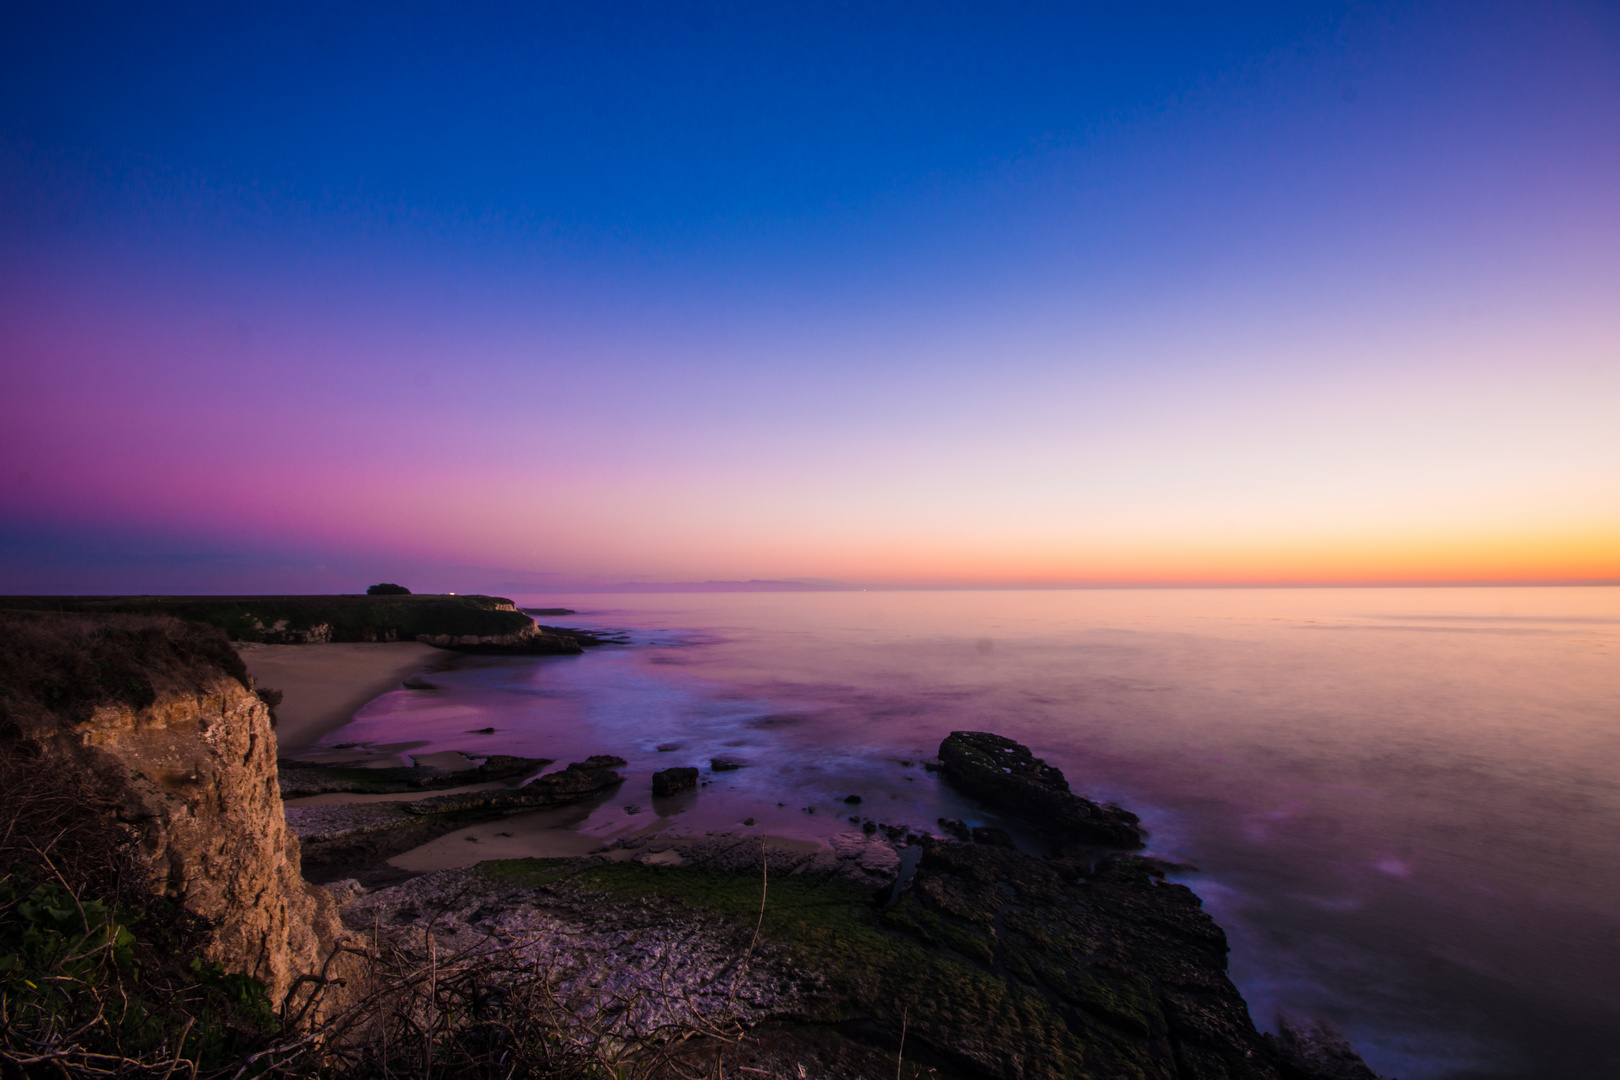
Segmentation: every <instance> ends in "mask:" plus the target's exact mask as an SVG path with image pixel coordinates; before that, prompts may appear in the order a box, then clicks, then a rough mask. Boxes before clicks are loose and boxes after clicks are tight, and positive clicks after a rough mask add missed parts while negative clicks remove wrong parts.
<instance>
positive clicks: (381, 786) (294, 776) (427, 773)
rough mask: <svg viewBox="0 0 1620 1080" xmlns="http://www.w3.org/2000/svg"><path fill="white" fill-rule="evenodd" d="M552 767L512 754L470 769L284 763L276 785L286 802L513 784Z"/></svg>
mask: <svg viewBox="0 0 1620 1080" xmlns="http://www.w3.org/2000/svg"><path fill="white" fill-rule="evenodd" d="M550 764H551V759H550V758H526V757H514V756H512V755H510V754H491V755H490V756H489V757H487V758H485V759H484V760H483V761H482V762H481V763H480V764H478V765H476V766H474V767H472V768H470V769H438V768H433V767H432V766H428V765H413V766H410V767H408V768H404V767H401V768H391V769H368V768H364V767H362V766H360V765H356V764H351V765H348V766H345V765H343V764H341V763H339V764H335V765H326V764H317V763H314V762H303V761H282V762H281V763H280V775H279V777H278V779H277V783H278V785H279V786H280V788H281V797H282V798H283V799H301V798H304V797H306V796H309V795H331V794H344V795H351V794H352V795H390V794H400V793H403V792H407V791H424V790H430V789H432V788H450V787H461V786H463V785H466V784H486V783H490V782H492V781H500V780H511V779H512V778H513V777H520V776H523V775H525V774H527V773H535V772H539V771H540V770H541V769H542V768H544V767H545V766H547V765H550Z"/></svg>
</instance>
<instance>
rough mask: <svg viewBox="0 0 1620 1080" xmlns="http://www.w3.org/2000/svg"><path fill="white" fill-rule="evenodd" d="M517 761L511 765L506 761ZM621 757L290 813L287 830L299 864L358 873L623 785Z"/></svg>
mask: <svg viewBox="0 0 1620 1080" xmlns="http://www.w3.org/2000/svg"><path fill="white" fill-rule="evenodd" d="M513 760H517V759H513ZM624 764H625V761H624V759H623V758H621V757H613V756H611V755H607V754H597V755H595V756H592V757H589V758H586V759H585V760H584V761H576V762H574V763H572V764H570V765H569V766H568V767H567V768H566V769H559V770H557V771H556V772H554V773H547V774H546V775H545V776H541V777H537V778H535V779H534V780H531V781H529V782H528V783H527V784H524V785H523V786H522V787H516V788H485V789H483V790H480V791H458V792H453V793H451V794H447V795H434V796H430V797H428V798H425V799H414V800H412V801H410V802H373V803H358V804H352V805H346V806H295V807H292V808H290V809H288V810H287V825H288V827H289V828H291V829H292V831H293V833H294V834H295V835H296V836H297V837H298V839H299V840H300V841H301V842H302V844H303V856H304V861H305V863H307V864H310V865H317V866H321V867H325V868H327V870H326V871H325V872H323V873H322V874H319V875H317V876H322V877H324V876H325V874H326V873H330V872H332V871H331V868H333V867H337V868H340V869H341V868H348V867H363V866H365V865H366V864H373V863H379V862H381V861H382V860H384V859H387V858H389V857H390V856H392V855H397V854H399V853H400V852H402V851H407V850H409V849H410V848H413V847H416V846H417V845H419V844H425V843H427V842H428V841H429V840H432V839H433V838H435V837H437V836H442V835H444V834H445V833H447V832H451V831H453V830H455V829H459V828H462V827H463V826H466V825H469V824H471V823H473V822H475V821H484V820H488V819H490V818H498V817H505V816H507V815H509V814H522V813H529V812H531V811H534V810H547V809H550V808H552V807H557V806H567V805H569V804H571V803H577V802H583V801H584V800H586V799H590V798H592V797H594V796H596V795H599V794H602V793H605V792H607V791H611V790H612V789H613V788H615V787H617V786H618V785H619V784H621V783H623V782H624V777H623V776H621V775H620V774H619V773H618V772H617V771H616V770H618V769H621V768H623V767H624Z"/></svg>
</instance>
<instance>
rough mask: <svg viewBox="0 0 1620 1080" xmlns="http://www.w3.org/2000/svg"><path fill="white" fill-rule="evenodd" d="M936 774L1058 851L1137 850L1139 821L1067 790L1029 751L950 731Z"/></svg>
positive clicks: (995, 738)
mask: <svg viewBox="0 0 1620 1080" xmlns="http://www.w3.org/2000/svg"><path fill="white" fill-rule="evenodd" d="M939 760H940V772H941V773H942V774H943V775H944V777H945V779H946V780H948V781H950V783H951V785H952V786H953V787H955V788H957V789H958V790H959V791H962V792H964V793H965V794H968V795H972V796H973V797H974V798H976V799H978V800H979V801H980V802H982V803H984V804H985V805H986V806H989V807H991V808H992V809H995V810H999V811H1001V812H1002V813H1005V814H1011V815H1014V816H1017V817H1020V818H1024V819H1025V820H1027V821H1028V822H1029V824H1030V825H1031V826H1032V827H1034V828H1035V829H1037V830H1039V831H1040V832H1041V833H1043V834H1044V835H1046V836H1047V837H1048V838H1049V839H1050V840H1052V842H1053V843H1055V844H1056V845H1057V846H1058V847H1059V848H1063V847H1067V846H1069V845H1072V844H1090V845H1100V846H1104V847H1116V848H1125V849H1135V848H1139V847H1141V846H1142V831H1141V829H1140V828H1138V821H1139V819H1138V818H1137V816H1136V815H1135V814H1133V813H1131V812H1130V811H1128V810H1121V809H1120V808H1119V807H1117V806H1101V805H1099V804H1097V803H1094V802H1092V801H1091V800H1090V799H1087V798H1083V797H1082V796H1079V795H1076V794H1074V793H1073V792H1072V791H1070V790H1069V782H1068V781H1067V780H1066V779H1064V777H1063V772H1062V770H1060V769H1058V768H1057V767H1056V766H1055V765H1048V764H1047V763H1046V762H1045V761H1043V760H1041V759H1040V758H1038V757H1036V756H1035V755H1034V754H1032V753H1031V752H1030V749H1029V747H1027V746H1025V745H1023V744H1022V743H1017V742H1014V741H1013V740H1011V739H1008V738H1005V737H1003V736H1001V735H993V734H991V733H990V732H987V731H953V732H951V734H950V735H948V736H947V737H946V739H945V741H944V742H942V743H940V744H939Z"/></svg>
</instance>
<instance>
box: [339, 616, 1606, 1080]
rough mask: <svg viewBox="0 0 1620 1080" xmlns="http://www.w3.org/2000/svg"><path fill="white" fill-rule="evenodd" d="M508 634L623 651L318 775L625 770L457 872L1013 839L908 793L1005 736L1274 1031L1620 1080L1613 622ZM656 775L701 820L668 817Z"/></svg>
mask: <svg viewBox="0 0 1620 1080" xmlns="http://www.w3.org/2000/svg"><path fill="white" fill-rule="evenodd" d="M517 599H519V601H520V603H523V604H525V605H533V606H540V605H543V606H565V607H570V608H574V609H575V610H576V611H577V614H576V615H574V616H571V617H553V618H542V619H541V620H540V621H542V622H547V623H555V624H557V625H573V626H581V627H587V628H616V629H620V630H623V631H626V632H627V634H628V637H629V640H630V644H628V645H622V646H621V645H609V646H604V647H601V648H598V649H594V650H590V651H588V652H587V653H586V654H585V655H583V656H577V657H541V658H529V657H468V658H464V659H461V660H459V661H457V662H456V664H455V665H454V667H453V668H452V669H451V670H449V671H446V672H444V673H441V674H439V675H436V676H434V677H433V681H434V682H435V683H436V684H438V685H439V686H440V689H439V690H437V691H430V692H423V691H404V690H402V691H397V692H394V693H390V694H386V695H384V696H383V697H381V698H379V699H377V700H376V701H373V702H372V703H371V704H370V705H368V706H366V708H365V709H363V710H362V711H361V712H360V714H359V715H358V716H357V717H356V719H355V720H354V721H353V722H352V723H351V724H349V725H348V726H347V727H345V728H343V729H341V730H340V731H338V732H336V733H334V734H332V735H331V736H329V737H328V738H327V739H326V742H327V743H328V744H337V743H364V744H367V745H369V746H387V747H392V748H395V749H397V750H399V751H400V752H403V753H408V754H426V753H431V752H435V751H444V750H460V751H462V752H465V753H468V754H472V755H482V754H488V753H511V754H526V755H531V756H544V757H549V758H555V759H557V760H558V762H559V764H560V763H566V762H568V761H573V760H579V759H581V758H583V757H585V756H587V755H589V754H594V753H606V754H617V755H620V756H622V757H624V758H626V759H628V761H629V767H628V769H626V770H624V771H625V772H626V773H627V775H628V776H629V780H628V781H627V782H626V783H625V785H624V786H623V787H621V788H620V789H619V790H618V791H617V792H615V793H614V794H613V795H612V796H611V797H610V798H607V799H605V800H601V801H599V802H597V803H594V804H589V805H587V806H584V807H581V808H579V809H577V810H575V811H571V812H568V813H566V814H559V812H555V811H554V812H552V815H551V817H549V818H545V819H543V820H542V821H541V822H540V824H542V825H545V826H548V828H547V829H545V830H542V831H541V832H537V831H535V830H534V829H532V828H531V829H530V830H528V831H525V830H524V829H523V828H521V827H519V828H502V829H500V830H499V831H501V832H510V833H512V835H511V836H509V837H499V836H498V835H497V831H496V830H497V827H495V826H490V827H484V828H482V829H478V830H471V831H470V833H472V834H474V835H469V836H466V837H452V838H446V839H445V840H441V841H437V842H436V844H437V847H436V848H435V849H434V850H435V851H436V852H439V853H440V854H439V855H438V856H436V857H437V858H439V859H440V861H441V864H443V861H444V860H445V859H452V860H459V861H461V862H472V861H476V860H477V859H480V858H490V857H495V856H507V855H518V854H524V853H526V852H528V851H538V850H541V848H540V847H539V846H537V845H538V843H539V842H538V840H537V839H536V838H537V837H539V836H541V835H542V834H543V833H545V834H552V833H557V830H564V831H566V832H567V833H569V834H571V835H572V834H577V835H574V836H573V838H574V839H575V840H577V841H578V842H579V843H580V844H582V845H584V846H586V847H588V846H589V845H591V844H594V843H596V842H598V841H599V839H606V838H609V837H612V836H613V835H616V834H618V833H621V832H624V831H626V830H635V829H645V828H668V829H681V830H688V831H693V832H702V831H707V830H719V829H726V830H741V831H750V830H751V831H757V832H761V833H768V834H771V835H775V836H788V837H805V838H813V837H818V836H825V835H828V834H831V833H834V832H838V831H843V830H847V829H850V828H852V827H854V825H853V824H852V823H851V821H850V820H849V819H850V818H851V817H854V818H856V819H866V818H871V819H873V820H876V821H881V822H883V823H886V824H896V825H910V826H912V827H928V826H933V824H934V822H935V821H936V820H937V819H938V818H939V817H942V816H943V817H959V818H963V819H964V820H967V821H968V822H969V823H970V824H974V823H986V824H1000V822H997V820H996V818H995V816H994V815H991V814H986V813H984V812H982V811H980V810H978V809H976V808H975V807H973V806H972V805H971V804H969V803H967V802H965V801H964V800H962V799H961V798H959V797H957V796H956V795H955V794H954V793H952V792H951V791H950V790H949V789H948V788H946V787H945V786H943V785H942V784H941V783H940V782H939V780H938V778H937V776H936V775H934V774H932V773H930V772H928V771H926V769H924V768H923V767H922V764H921V763H922V761H923V759H925V758H928V757H930V756H931V755H932V754H933V753H934V752H935V750H936V749H937V747H938V745H939V741H940V739H942V738H943V737H944V736H945V735H946V734H947V733H949V732H950V731H953V730H958V729H964V728H965V729H974V730H988V731H995V732H998V733H1001V734H1004V735H1009V736H1012V737H1013V738H1016V739H1018V740H1019V741H1020V742H1024V743H1026V744H1028V745H1029V746H1030V747H1031V748H1032V749H1033V750H1034V751H1035V752H1036V753H1037V754H1039V755H1041V756H1043V757H1045V758H1047V759H1048V760H1049V761H1051V762H1053V763H1054V764H1056V765H1058V766H1060V767H1061V768H1062V769H1063V770H1064V772H1065V774H1066V775H1067V776H1068V777H1069V780H1070V782H1071V784H1072V785H1073V786H1074V788H1075V790H1076V791H1079V792H1081V793H1082V794H1085V795H1087V796H1089V797H1091V798H1094V799H1097V800H1099V801H1113V802H1117V803H1119V804H1120V805H1122V806H1125V807H1127V808H1129V809H1131V810H1133V811H1135V812H1136V813H1138V814H1139V815H1141V817H1142V820H1143V823H1144V825H1145V826H1146V828H1147V829H1148V831H1149V833H1150V838H1149V848H1148V852H1147V853H1148V854H1151V855H1155V856H1158V857H1161V858H1164V859H1167V860H1171V861H1174V862H1177V863H1180V864H1184V865H1185V869H1184V870H1183V871H1182V872H1180V873H1179V874H1178V875H1176V879H1177V880H1180V881H1183V882H1185V883H1186V884H1188V885H1190V886H1192V887H1193V888H1194V889H1195V890H1196V891H1197V892H1198V893H1199V895H1201V896H1202V897H1203V899H1204V902H1205V906H1206V907H1207V908H1208V910H1209V911H1210V912H1211V913H1212V914H1213V915H1214V916H1215V918H1216V919H1217V920H1218V921H1219V922H1220V924H1221V925H1222V926H1223V927H1224V928H1225V929H1226V931H1227V934H1228V936H1229V938H1230V941H1231V946H1232V953H1231V972H1232V977H1233V980H1234V981H1235V982H1236V983H1237V985H1238V987H1239V989H1240V990H1242V992H1243V994H1244V996H1245V998H1246V999H1247V1000H1248V1002H1249V1004H1250V1008H1251V1010H1252V1012H1253V1014H1254V1017H1255V1021H1256V1023H1257V1025H1258V1026H1259V1027H1261V1028H1262V1029H1266V1028H1272V1029H1273V1030H1274V1021H1275V1017H1276V1016H1277V1015H1278V1013H1279V1012H1285V1013H1294V1014H1300V1015H1305V1016H1312V1017H1319V1018H1325V1019H1329V1020H1332V1021H1333V1022H1335V1023H1337V1024H1338V1025H1339V1026H1340V1027H1342V1028H1343V1029H1344V1030H1345V1032H1346V1033H1347V1035H1348V1036H1349V1037H1350V1039H1351V1041H1352V1042H1353V1043H1354V1044H1355V1045H1356V1047H1357V1048H1358V1049H1359V1050H1360V1051H1361V1052H1362V1053H1363V1055H1364V1056H1365V1057H1366V1059H1367V1061H1368V1063H1369V1064H1371V1065H1372V1066H1373V1068H1374V1069H1376V1070H1377V1071H1378V1072H1379V1073H1381V1074H1382V1075H1384V1076H1386V1077H1400V1078H1402V1080H1428V1078H1465V1077H1526V1078H1547V1080H1554V1078H1558V1080H1566V1078H1569V1077H1598V1076H1620V1047H1617V1045H1616V1038H1615V1033H1616V1032H1620V588H1611V587H1591V588H1582V587H1570V588H1436V589H1429V588H1402V589H1373V588H1341V589H1197V590H1194V589H1175V590H1171V589H1163V590H1123V589H1121V590H1103V589H1094V590H1052V591H959V592H958V591H953V592H943V591H942V592H805V593H724V594H716V593H675V594H633V595H627V594H606V595H603V594H593V595H581V596H557V595H546V596H523V597H518V598H517ZM486 727H493V728H495V729H496V730H495V731H494V732H493V733H491V734H479V733H478V732H479V729H482V728H486ZM714 758H724V759H729V760H732V761H735V762H737V763H740V764H741V765H742V767H741V768H739V769H735V770H732V771H720V772H711V768H710V762H711V760H712V759H714ZM672 765H696V766H699V767H700V768H701V769H702V770H703V778H704V780H706V781H708V784H707V786H704V787H702V788H700V789H699V790H698V791H697V792H695V793H691V794H688V795H683V796H677V797H675V798H673V799H667V800H666V799H659V800H654V799H653V797H652V795H651V791H650V781H649V776H650V774H651V772H652V771H653V770H655V769H659V768H666V767H669V766H672ZM851 795H856V796H859V797H860V802H859V803H858V804H855V803H849V802H846V801H845V800H846V798H847V797H848V796H851ZM749 818H752V819H754V825H753V826H744V825H742V824H741V823H742V822H743V821H744V820H745V819H749ZM936 831H937V827H936ZM558 835H561V834H560V833H558ZM466 839H475V840H479V841H480V843H477V844H469V843H464V842H462V843H459V845H458V843H457V841H458V840H466ZM583 849H584V847H581V848H580V850H583ZM444 853H448V854H444ZM406 862H407V863H409V859H407V860H406ZM418 865H420V860H418Z"/></svg>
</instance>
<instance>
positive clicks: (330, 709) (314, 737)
mask: <svg viewBox="0 0 1620 1080" xmlns="http://www.w3.org/2000/svg"><path fill="white" fill-rule="evenodd" d="M237 651H238V652H239V653H240V654H241V656H242V661H243V663H245V664H247V669H248V673H249V674H250V675H252V676H253V680H254V682H255V683H256V684H257V685H258V686H260V687H262V688H267V689H273V690H280V691H281V692H282V695H283V697H282V700H281V704H280V705H278V706H276V742H277V746H278V749H279V752H280V754H281V756H283V757H288V756H291V755H294V754H297V753H299V752H303V751H307V750H309V749H311V748H312V747H314V746H315V745H316V744H317V743H319V742H320V740H321V737H322V736H324V735H326V734H327V733H328V732H330V731H333V730H335V729H337V728H340V727H342V726H343V725H344V724H346V723H348V722H349V721H350V720H351V719H353V718H354V714H355V713H356V712H358V711H359V709H360V707H361V706H362V705H364V704H365V703H366V702H368V701H371V700H372V699H373V698H375V697H377V696H378V695H380V694H385V693H387V692H388V691H390V690H394V689H397V688H398V686H399V683H400V681H401V680H403V679H406V678H409V677H410V676H411V675H413V674H415V673H417V672H419V671H430V670H434V669H436V668H438V667H439V666H441V665H443V664H446V663H449V662H450V661H451V660H453V659H454V658H455V656H456V654H455V653H450V652H446V651H445V650H443V649H436V648H434V647H433V646H432V645H423V644H421V643H420V642H416V641H398V642H386V643H376V644H373V643H370V642H345V643H340V644H330V645H256V644H251V643H246V642H241V643H238V644H237Z"/></svg>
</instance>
